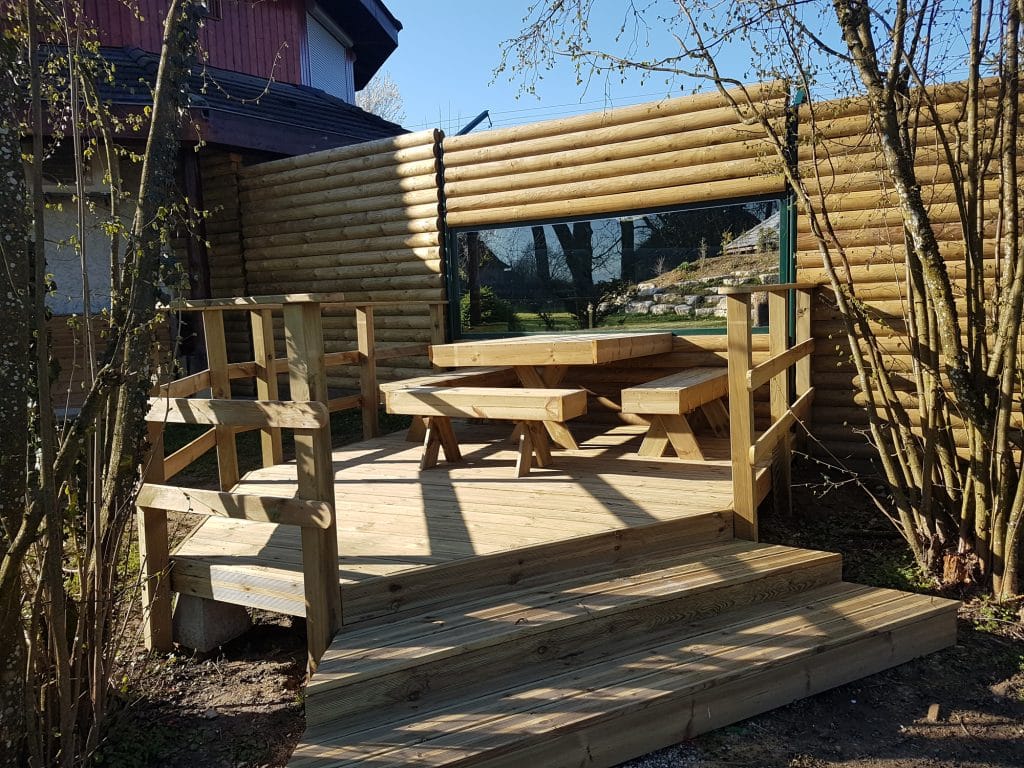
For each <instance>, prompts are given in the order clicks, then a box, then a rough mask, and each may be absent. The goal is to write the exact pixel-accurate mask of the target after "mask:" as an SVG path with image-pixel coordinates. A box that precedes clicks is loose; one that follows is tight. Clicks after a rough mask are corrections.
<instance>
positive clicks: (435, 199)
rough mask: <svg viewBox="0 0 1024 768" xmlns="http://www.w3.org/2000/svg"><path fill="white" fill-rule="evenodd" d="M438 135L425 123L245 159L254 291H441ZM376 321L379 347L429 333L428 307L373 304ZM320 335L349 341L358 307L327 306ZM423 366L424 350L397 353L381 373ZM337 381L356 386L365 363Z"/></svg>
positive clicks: (423, 295) (365, 296) (347, 344)
mask: <svg viewBox="0 0 1024 768" xmlns="http://www.w3.org/2000/svg"><path fill="white" fill-rule="evenodd" d="M441 137H442V134H441V132H440V131H437V130H432V131H423V132H420V133H412V134H406V135H403V136H397V137H393V138H388V139H382V140H380V141H374V142H368V143H364V144H357V145H354V146H348V147H341V148H338V149H331V150H326V151H323V152H316V153H313V154H309V155H302V156H299V157H292V158H286V159H283V160H274V161H271V162H267V163H260V164H258V165H253V166H249V167H247V168H244V169H242V171H241V172H240V175H239V200H240V204H241V206H242V209H241V210H242V216H241V231H242V246H243V248H244V253H245V270H246V280H247V286H248V294H249V295H260V294H280V293H307V292H319V293H326V292H331V293H334V292H338V293H345V294H346V295H351V297H352V299H353V300H359V301H362V300H368V301H409V302H426V301H430V302H438V301H444V299H445V285H444V274H443V269H442V221H441V191H440V172H441V165H440V164H441V160H440V151H441V150H440V142H441ZM376 329H377V334H376V335H377V347H378V348H379V349H387V348H388V347H392V346H404V345H409V344H414V343H417V342H424V343H427V342H429V341H431V339H432V334H433V332H434V329H433V325H432V323H431V318H430V315H429V313H428V311H427V309H426V307H425V306H423V305H419V306H416V307H410V308H395V309H378V310H377V312H376ZM282 334H283V331H282V329H281V328H280V327H278V335H279V338H280V336H281V335H282ZM324 337H325V343H326V351H327V352H335V351H341V350H348V349H354V348H355V344H356V332H355V324H354V318H353V316H352V312H351V311H350V310H348V311H343V312H341V311H339V312H332V311H331V310H325V315H324ZM282 349H283V347H282ZM424 368H429V361H428V360H427V358H426V357H425V356H423V357H415V358H396V359H393V360H388V361H386V362H384V363H382V364H381V365H380V366H379V369H378V372H379V375H380V378H381V380H385V381H386V380H391V379H400V378H406V377H409V376H414V375H419V374H422V371H423V369H424ZM330 384H331V386H335V387H343V388H352V387H358V372H357V371H355V370H353V371H352V372H351V373H348V372H346V370H345V369H335V374H334V375H332V377H331V378H330Z"/></svg>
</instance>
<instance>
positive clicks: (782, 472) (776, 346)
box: [768, 291, 793, 515]
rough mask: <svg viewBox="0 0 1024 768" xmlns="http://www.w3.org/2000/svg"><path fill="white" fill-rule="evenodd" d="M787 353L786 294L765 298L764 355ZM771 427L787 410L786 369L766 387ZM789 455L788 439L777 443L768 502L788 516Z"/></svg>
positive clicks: (789, 502)
mask: <svg viewBox="0 0 1024 768" xmlns="http://www.w3.org/2000/svg"><path fill="white" fill-rule="evenodd" d="M787 349H789V292H788V291H786V292H785V293H769V294H768V355H769V356H770V357H774V356H775V355H781V354H782V353H783V352H785V351H786V350H787ZM769 389H770V394H769V399H770V406H771V415H772V423H773V424H774V423H775V422H777V421H778V420H779V419H781V418H782V417H783V415H784V414H785V413H786V411H788V410H789V405H790V402H791V399H790V387H789V368H788V367H787V368H786V370H784V371H782V372H781V373H778V374H776V375H775V376H772V379H771V383H770V384H769ZM791 461H792V451H791V449H790V442H789V435H788V434H787V436H786V437H785V438H784V439H783V441H782V442H781V443H779V445H778V448H777V449H776V451H775V455H774V456H773V457H772V502H773V504H774V505H775V511H776V512H778V513H780V514H784V515H789V514H790V513H791V512H792V511H793V499H792V492H791V491H792V483H791V479H790V463H791Z"/></svg>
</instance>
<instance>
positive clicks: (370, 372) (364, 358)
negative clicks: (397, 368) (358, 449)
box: [356, 306, 380, 440]
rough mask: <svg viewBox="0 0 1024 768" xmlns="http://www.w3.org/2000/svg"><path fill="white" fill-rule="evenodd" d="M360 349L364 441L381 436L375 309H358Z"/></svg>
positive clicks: (360, 390) (365, 307) (357, 331)
mask: <svg viewBox="0 0 1024 768" xmlns="http://www.w3.org/2000/svg"><path fill="white" fill-rule="evenodd" d="M356 341H357V344H358V347H359V394H360V396H361V397H362V399H363V402H362V413H363V439H364V440H369V439H370V438H371V437H377V435H379V434H380V390H378V389H377V353H376V341H375V339H374V335H373V307H371V306H363V307H356Z"/></svg>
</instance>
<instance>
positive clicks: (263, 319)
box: [249, 309, 284, 467]
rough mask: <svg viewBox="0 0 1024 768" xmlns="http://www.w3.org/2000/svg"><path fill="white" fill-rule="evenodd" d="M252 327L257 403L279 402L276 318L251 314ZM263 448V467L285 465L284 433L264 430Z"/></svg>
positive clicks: (263, 312)
mask: <svg viewBox="0 0 1024 768" xmlns="http://www.w3.org/2000/svg"><path fill="white" fill-rule="evenodd" d="M249 321H250V323H251V324H252V350H253V359H254V360H255V361H256V399H257V400H277V399H278V393H277V370H276V369H275V367H274V358H275V357H276V355H275V351H274V314H273V312H272V311H271V310H269V309H261V310H253V311H252V312H250V313H249ZM260 448H261V451H262V454H263V466H264V467H272V466H274V465H275V464H281V463H282V462H283V461H284V451H283V449H282V446H281V430H280V429H275V428H270V429H263V430H260Z"/></svg>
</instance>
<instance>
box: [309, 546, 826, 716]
mask: <svg viewBox="0 0 1024 768" xmlns="http://www.w3.org/2000/svg"><path fill="white" fill-rule="evenodd" d="M840 568H841V558H840V557H839V555H835V554H831V553H826V552H811V551H808V550H802V549H795V548H792V547H783V546H771V545H759V544H754V543H752V542H748V541H729V542H727V543H724V544H720V545H718V546H713V547H709V546H701V547H695V548H693V549H692V550H691V551H689V552H682V553H676V554H673V555H663V556H662V557H660V558H650V557H643V558H636V559H632V560H629V561H626V562H623V563H620V564H617V565H616V566H615V567H614V568H609V569H601V570H599V571H597V572H596V573H594V572H591V573H582V574H574V573H571V572H570V573H567V574H565V575H564V576H562V577H561V579H560V580H558V581H556V582H552V581H551V580H550V579H547V580H545V579H543V578H535V579H534V581H535V582H539V583H534V584H527V585H518V586H520V587H522V588H519V589H514V590H510V591H507V592H504V593H502V594H498V595H490V596H486V597H483V598H479V599H477V600H475V601H471V602H460V603H458V604H456V605H452V606H450V607H448V608H447V609H444V608H443V609H441V610H434V611H430V612H427V613H423V614H413V615H411V616H408V617H405V618H404V619H402V620H400V621H388V622H387V623H386V624H383V625H381V624H375V625H372V626H366V627H362V628H359V627H356V628H353V629H350V630H347V631H343V632H340V633H338V635H337V636H336V637H335V639H334V642H333V643H332V644H331V646H330V648H328V650H327V652H326V653H325V654H324V657H323V658H322V659H321V662H320V666H319V669H318V671H317V674H316V675H315V676H314V677H313V679H312V680H311V681H310V685H309V687H308V689H307V697H308V696H315V695H318V694H319V693H321V692H322V691H325V690H327V689H329V688H332V687H337V686H339V685H344V684H347V683H352V682H357V681H359V680H363V679H366V678H368V677H371V676H374V675H380V674H384V673H390V672H395V671H398V670H400V669H404V668H408V667H410V666H413V665H418V664H423V663H425V662H427V661H432V660H437V659H442V658H445V657H448V656H451V655H454V654H456V653H464V652H466V651H468V650H472V649H476V648H481V647H484V646H487V645H498V644H500V643H505V642H509V641H511V640H513V639H517V638H523V637H527V636H530V635H536V634H540V633H543V632H550V631H552V630H554V629H558V628H563V627H565V626H567V625H571V624H577V623H580V622H589V621H591V620H592V619H594V618H596V617H598V616H608V615H611V614H615V613H618V612H622V611H630V610H634V611H635V610H636V609H638V608H641V607H647V606H652V605H655V604H657V603H661V602H665V601H669V600H679V599H681V598H684V597H685V598H688V599H693V598H695V597H696V596H697V595H700V594H702V593H708V592H713V591H720V590H722V589H724V588H726V587H736V586H738V585H741V584H744V585H746V584H749V583H750V582H753V581H756V580H764V579H765V578H766V577H767V576H770V575H776V576H781V575H783V574H786V575H788V578H787V583H786V585H785V586H780V587H776V589H778V590H779V591H783V590H791V589H792V588H793V586H792V585H793V583H794V582H799V583H800V584H805V583H806V580H801V579H800V578H799V575H797V574H799V573H800V572H813V575H812V579H819V580H821V579H825V580H837V579H838V576H839V572H840ZM819 571H823V572H824V573H825V574H826V575H825V576H824V577H823V576H821V575H819V573H818V572H819ZM720 601H721V598H720V599H719V602H716V603H715V607H716V609H717V608H720V607H721V605H722V603H721V602H720Z"/></svg>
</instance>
